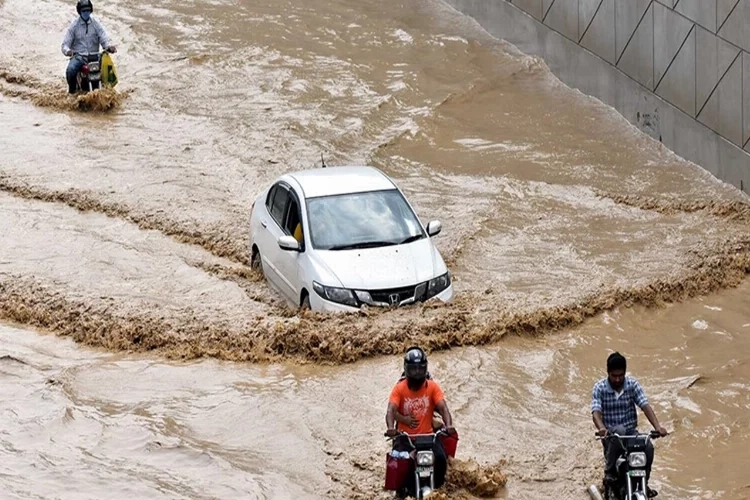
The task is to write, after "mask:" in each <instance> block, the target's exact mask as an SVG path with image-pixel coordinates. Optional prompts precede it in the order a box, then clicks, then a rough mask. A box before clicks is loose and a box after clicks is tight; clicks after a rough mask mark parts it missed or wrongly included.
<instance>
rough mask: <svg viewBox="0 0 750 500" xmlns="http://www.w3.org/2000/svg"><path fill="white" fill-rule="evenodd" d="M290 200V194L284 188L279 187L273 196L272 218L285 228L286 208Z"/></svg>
mask: <svg viewBox="0 0 750 500" xmlns="http://www.w3.org/2000/svg"><path fill="white" fill-rule="evenodd" d="M288 199H289V192H288V191H287V190H286V188H285V187H284V186H280V185H277V186H276V192H275V193H274V195H273V201H272V202H271V217H273V219H274V220H275V221H276V223H277V224H278V225H279V226H281V227H283V217H284V208H286V202H287V200H288Z"/></svg>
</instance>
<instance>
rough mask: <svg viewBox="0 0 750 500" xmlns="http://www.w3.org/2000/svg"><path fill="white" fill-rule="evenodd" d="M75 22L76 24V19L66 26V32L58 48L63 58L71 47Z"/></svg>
mask: <svg viewBox="0 0 750 500" xmlns="http://www.w3.org/2000/svg"><path fill="white" fill-rule="evenodd" d="M76 22H78V19H76V20H75V21H74V22H73V23H71V25H70V26H68V31H67V32H66V33H65V38H63V42H62V45H61V47H60V48H61V49H62V53H63V55H64V56H67V55H68V52H69V51H70V50H71V49H70V47H71V46H72V45H73V35H74V34H75V29H76Z"/></svg>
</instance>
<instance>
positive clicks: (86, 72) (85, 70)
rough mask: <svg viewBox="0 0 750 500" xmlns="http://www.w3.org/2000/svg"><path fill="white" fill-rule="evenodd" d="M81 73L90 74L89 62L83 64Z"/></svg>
mask: <svg viewBox="0 0 750 500" xmlns="http://www.w3.org/2000/svg"><path fill="white" fill-rule="evenodd" d="M81 73H83V74H84V75H88V74H89V65H88V64H84V65H83V67H82V68H81Z"/></svg>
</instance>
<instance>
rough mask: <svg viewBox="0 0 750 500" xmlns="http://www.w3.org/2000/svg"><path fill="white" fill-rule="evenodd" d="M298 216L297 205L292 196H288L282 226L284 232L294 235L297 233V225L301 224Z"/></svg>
mask: <svg viewBox="0 0 750 500" xmlns="http://www.w3.org/2000/svg"><path fill="white" fill-rule="evenodd" d="M301 223H302V221H301V220H300V216H299V205H298V204H297V200H296V199H295V197H294V196H289V207H288V208H287V214H286V223H285V224H284V231H286V232H287V234H290V235H294V233H295V232H296V231H297V224H301Z"/></svg>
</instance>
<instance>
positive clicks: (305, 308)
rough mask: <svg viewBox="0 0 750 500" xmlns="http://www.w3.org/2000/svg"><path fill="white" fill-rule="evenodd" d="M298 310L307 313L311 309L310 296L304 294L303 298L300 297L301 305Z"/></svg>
mask: <svg viewBox="0 0 750 500" xmlns="http://www.w3.org/2000/svg"><path fill="white" fill-rule="evenodd" d="M299 308H300V309H301V310H303V311H309V310H311V309H312V307H310V295H308V294H305V296H304V297H302V303H301V304H300V306H299Z"/></svg>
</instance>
